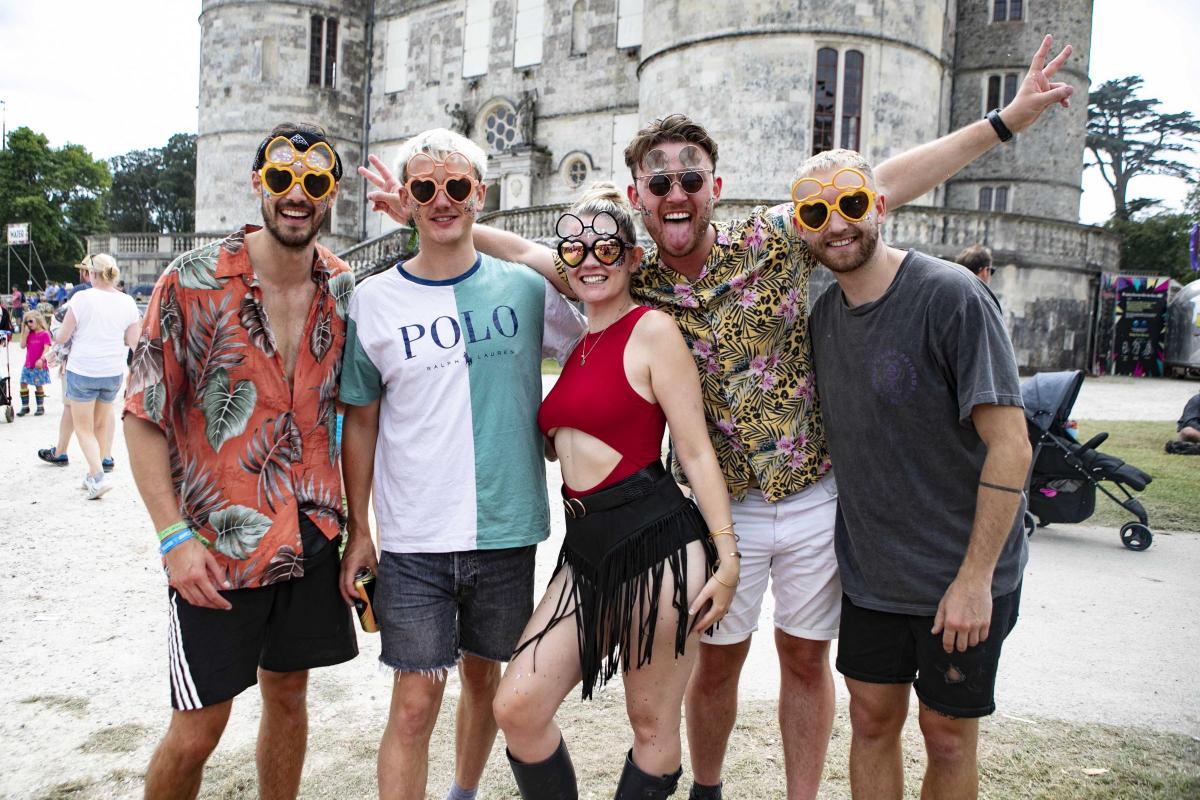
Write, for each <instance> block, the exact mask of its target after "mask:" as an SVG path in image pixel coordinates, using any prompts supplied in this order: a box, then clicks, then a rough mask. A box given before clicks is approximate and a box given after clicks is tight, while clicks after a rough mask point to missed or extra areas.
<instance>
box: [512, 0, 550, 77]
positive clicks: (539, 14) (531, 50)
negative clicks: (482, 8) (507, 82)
mask: <svg viewBox="0 0 1200 800" xmlns="http://www.w3.org/2000/svg"><path fill="white" fill-rule="evenodd" d="M545 15H546V4H545V2H544V0H517V21H516V27H515V30H514V32H513V67H514V68H520V67H530V66H533V65H534V64H540V63H542V29H543V28H544V27H545V21H546V20H545Z"/></svg>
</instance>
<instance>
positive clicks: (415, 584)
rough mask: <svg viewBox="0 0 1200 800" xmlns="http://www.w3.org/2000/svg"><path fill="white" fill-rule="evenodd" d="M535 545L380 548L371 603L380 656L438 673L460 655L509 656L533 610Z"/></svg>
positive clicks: (397, 665) (394, 664)
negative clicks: (458, 549)
mask: <svg viewBox="0 0 1200 800" xmlns="http://www.w3.org/2000/svg"><path fill="white" fill-rule="evenodd" d="M536 550H537V547H536V546H535V545H529V546H528V547H513V548H508V549H503V550H468V551H464V552H458V553H390V552H387V551H384V552H383V553H382V554H381V556H380V559H379V575H378V576H377V579H376V584H375V597H374V601H373V603H372V605H373V606H374V609H375V620H376V622H378V623H379V632H380V635H381V637H382V645H383V647H382V650H381V652H380V654H379V660H380V661H381V662H383V663H384V664H386V665H387V666H389V667H391V668H392V669H394V670H397V671H400V672H425V673H430V674H434V675H436V676H438V677H441V676H442V675H444V674H445V671H446V670H448V669H450V668H451V667H453V666H454V665H455V664H457V663H458V661H459V658H460V657H461V656H462V655H463V654H466V655H472V656H477V657H479V658H483V659H487V660H488V661H508V660H509V659H510V658H512V652H513V648H515V647H516V646H517V640H518V639H519V638H520V637H521V632H522V631H523V630H524V629H525V625H526V623H528V622H529V617H530V616H531V615H532V614H533V571H534V557H535V553H536Z"/></svg>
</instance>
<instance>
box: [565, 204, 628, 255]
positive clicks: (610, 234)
mask: <svg viewBox="0 0 1200 800" xmlns="http://www.w3.org/2000/svg"><path fill="white" fill-rule="evenodd" d="M584 231H591V232H592V233H593V234H595V236H596V238H595V239H593V240H592V241H591V242H590V243H589V242H585V241H583V239H581V238H579V237H581V236H583V232H584ZM554 232H555V233H556V234H558V237H559V238H560V239H561V241H560V242H559V243H558V257H559V258H561V259H562V262H563V263H564V264H566V265H567V266H568V267H571V268H572V269H574V268H575V267H578V266H579V265H580V264H582V263H583V261H584V259H586V258H587V256H588V253H591V254H592V255H594V256H595V257H596V260H597V261H599V262H600V263H601V264H603V265H604V266H606V267H611V266H613V265H614V264H617V263H619V262H620V261H621V259H622V258H624V257H625V249H626V248H628V247H634V246H635V245H633V244H631V243H629V242H626V241H625V240H624V239H622V238H621V236H620V228H619V226H618V225H617V220H616V217H614V216H613V215H612V214H609V213H608V212H607V211H601V212H599V213H598V214H596V216H594V217H592V224H591V225H585V224H583V220H581V219H580V218H579V217H577V216H575V215H574V214H563V215H562V216H561V217H559V218H558V222H557V223H555V225H554Z"/></svg>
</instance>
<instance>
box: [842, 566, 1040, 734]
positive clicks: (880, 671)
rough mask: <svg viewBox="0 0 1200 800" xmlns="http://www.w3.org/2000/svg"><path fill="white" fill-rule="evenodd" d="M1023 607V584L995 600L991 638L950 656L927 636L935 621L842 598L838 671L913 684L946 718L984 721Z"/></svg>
mask: <svg viewBox="0 0 1200 800" xmlns="http://www.w3.org/2000/svg"><path fill="white" fill-rule="evenodd" d="M1020 605H1021V587H1020V586H1018V587H1017V588H1016V589H1015V590H1014V591H1012V592H1010V593H1009V594H1006V595H1002V596H1000V597H997V598H994V599H993V600H992V624H991V627H990V628H989V629H988V638H987V639H986V640H985V641H983V642H980V643H979V644H978V645H976V646H975V647H968V648H967V649H966V650H965V651H963V652H961V653H959V652H957V651H955V652H953V653H947V652H946V651H945V649H943V647H942V637H941V635H940V634H939V635H937V636H934V635H933V634H932V633H930V632H929V631H930V629H931V628H933V619H934V618H933V617H919V616H911V615H908V614H890V613H887V612H885V611H873V610H871V609H868V608H862V607H861V606H856V605H854V603H852V602H851V601H850V598H848V597H846V596H845V595H842V626H841V631H840V633H839V634H838V655H837V670H838V672H840V673H842V674H843V675H845V676H846V677H847V678H852V679H854V680H856V681H863V682H864V683H912V684H913V688H914V689H916V690H917V697H919V698H920V700H921V702H922V703H924V704H925V705H927V706H929V707H930V708H932V709H933V710H934V711H938V712H940V713H942V714H946V715H947V716H951V717H986V716H987V715H988V714H991V713H992V712H993V711H995V710H996V698H995V689H996V669H997V667H998V666H999V664H1000V647H1001V645H1003V644H1004V639H1005V637H1007V636H1008V634H1009V632H1010V631H1012V629H1013V627H1014V626H1015V625H1016V624H1017V611H1018V609H1019V607H1020Z"/></svg>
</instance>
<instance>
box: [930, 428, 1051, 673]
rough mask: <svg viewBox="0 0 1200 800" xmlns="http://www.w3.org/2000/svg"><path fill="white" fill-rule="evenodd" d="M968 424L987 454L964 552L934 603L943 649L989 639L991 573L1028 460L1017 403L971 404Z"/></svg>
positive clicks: (961, 647) (1008, 529)
mask: <svg viewBox="0 0 1200 800" xmlns="http://www.w3.org/2000/svg"><path fill="white" fill-rule="evenodd" d="M971 422H972V423H973V424H974V426H975V430H976V431H978V433H979V438H980V439H982V440H983V443H984V445H985V446H986V447H987V457H986V458H985V459H984V462H983V470H982V471H981V473H980V476H979V491H978V493H977V495H976V500H975V521H974V522H973V523H972V526H971V540H970V543H969V544H968V545H967V554H966V556H965V557H964V558H963V562H962V564H961V565H960V566H959V568H958V575H957V576H955V578H954V581H953V582H952V583H951V584H950V587H949V588H948V589H946V593H945V594H944V595H943V596H942V600H941V602H940V603H939V604H938V610H937V615H936V616H935V617H934V623H933V629H932V630H931V633H933V634H934V635H935V636H936V635H937V634H939V633H940V634H941V635H942V647H943V649H945V651H946V652H947V653H949V652H951V651H953V650H955V649H957V650H958V651H959V652H962V651H963V650H966V649H967V648H968V647H974V646H975V645H977V644H979V643H980V642H982V641H984V640H985V639H987V638H988V629H989V627H990V625H991V619H992V573H993V572H994V571H995V569H996V561H997V560H998V559H999V558H1000V552H1001V551H1002V550H1003V549H1004V543H1005V542H1006V541H1008V537H1009V535H1010V534H1011V533H1012V526H1013V520H1014V519H1015V518H1016V515H1017V511H1018V510H1019V509H1020V507H1021V492H1022V490H1023V489H1024V487H1025V477H1026V475H1027V474H1028V472H1029V462H1030V458H1031V451H1030V447H1029V439H1028V438H1026V433H1025V415H1024V413H1022V411H1021V409H1020V408H1018V407H1017V406H998V405H978V406H975V407H974V408H973V409H972V410H971Z"/></svg>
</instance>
